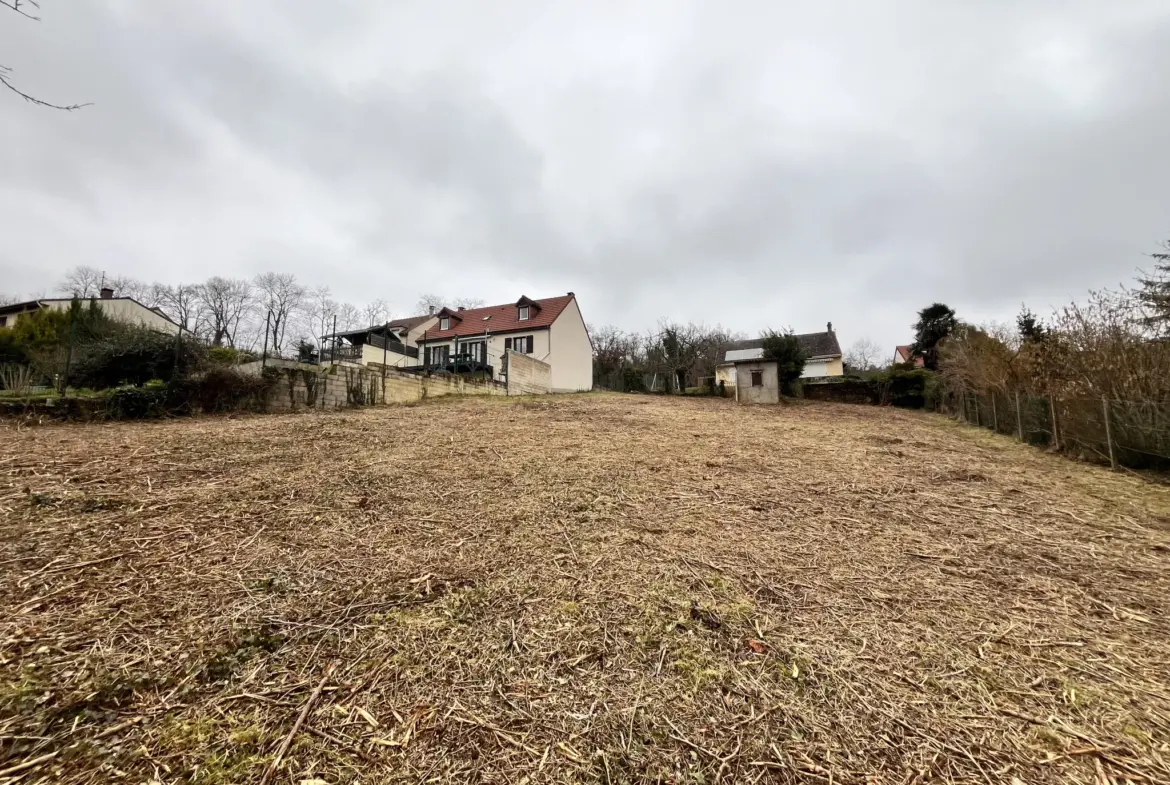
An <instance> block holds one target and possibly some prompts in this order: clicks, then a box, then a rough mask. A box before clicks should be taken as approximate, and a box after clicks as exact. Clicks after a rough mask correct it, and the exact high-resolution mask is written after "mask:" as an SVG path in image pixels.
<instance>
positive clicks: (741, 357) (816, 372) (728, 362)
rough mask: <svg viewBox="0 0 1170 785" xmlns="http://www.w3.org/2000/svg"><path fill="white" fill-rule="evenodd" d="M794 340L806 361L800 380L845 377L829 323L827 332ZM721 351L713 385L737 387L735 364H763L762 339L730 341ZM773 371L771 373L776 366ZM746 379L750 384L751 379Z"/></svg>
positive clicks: (831, 324) (834, 336) (802, 336)
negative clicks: (720, 358) (720, 360)
mask: <svg viewBox="0 0 1170 785" xmlns="http://www.w3.org/2000/svg"><path fill="white" fill-rule="evenodd" d="M796 338H797V340H799V341H800V346H801V348H802V349H804V353H805V356H806V357H807V358H808V359H807V360H806V361H805V363H804V373H802V374H801V375H800V378H802V379H814V378H820V377H824V376H844V375H845V366H844V363H843V361H842V357H841V345H840V344H839V343H837V333H835V332H834V331H833V323H832V322H829V324H828V329H827V330H826V331H825V332H823V333H804V334H802V335H798V336H796ZM723 351H724V356H723V362H722V363H720V364H719V365H718V366H716V368H715V383H716V384H718V383H719V382H723V384H724V385H726V386H728V387H731V386H736V387H738V386H739V381H740V380H739V379H738V378H737V374H738V372H737V368H736V364H737V363H742V362H750V361H756V360H762V359H763V358H764V339H763V338H752V339H750V340H747V341H732V342H731V343H729V344H727V345H726V346H724V347H723ZM772 368H773V370H774V369H775V365H773V366H772ZM756 370H760V369H756ZM748 378H749V381H750V377H748ZM777 395H779V392H777Z"/></svg>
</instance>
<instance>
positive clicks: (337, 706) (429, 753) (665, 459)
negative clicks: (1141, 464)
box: [0, 395, 1170, 785]
mask: <svg viewBox="0 0 1170 785" xmlns="http://www.w3.org/2000/svg"><path fill="white" fill-rule="evenodd" d="M0 428H4V430H2V431H0V444H2V446H0V477H2V478H3V480H2V481H3V486H2V489H0V589H2V591H3V599H2V600H0V602H2V603H3V604H2V606H0V781H2V780H3V778H4V777H5V776H12V777H14V778H16V779H20V780H21V781H22V782H65V783H74V782H77V783H80V782H115V781H123V782H133V783H143V782H160V783H170V782H186V781H192V782H224V783H226V782H233V783H234V782H259V781H261V780H262V778H264V777H265V774H266V771H267V770H268V768H269V767H270V766H271V764H272V763H273V761H274V759H275V758H276V757H277V756H281V757H282V760H281V765H280V766H279V767H278V768H277V769H276V770H275V771H273V772H272V774H271V780H270V781H271V782H282V783H287V782H303V781H310V782H319V781H323V782H326V783H341V782H358V781H360V782H420V783H421V782H452V783H454V782H484V783H487V782H493V783H495V782H499V783H520V782H602V783H619V782H652V781H657V782H678V783H682V782H693V783H699V782H704V783H712V782H716V781H726V782H757V781H760V782H830V781H831V782H834V783H867V785H872V784H873V783H888V784H892V783H911V782H913V783H921V782H985V783H1008V782H1015V781H1017V780H1018V781H1019V782H1023V783H1038V782H1053V783H1055V782H1086V783H1089V782H1092V783H1107V782H1118V783H1122V782H1126V781H1133V782H1137V783H1146V782H1166V781H1170V747H1168V744H1170V687H1168V680H1170V617H1168V614H1167V611H1168V610H1170V573H1168V571H1167V567H1168V566H1170V492H1168V491H1167V489H1166V488H1164V487H1159V486H1156V485H1152V484H1150V483H1147V482H1145V481H1143V480H1140V479H1138V478H1135V477H1132V476H1127V475H1114V474H1110V473H1109V472H1107V471H1104V470H1102V469H1099V468H1095V467H1087V466H1081V465H1077V464H1074V463H1071V462H1069V461H1066V460H1064V459H1061V458H1058V457H1053V456H1048V455H1044V454H1042V453H1041V452H1039V451H1037V450H1034V449H1031V448H1027V447H1023V446H1018V445H1016V444H1014V443H1013V442H1011V441H1010V440H1009V439H1006V438H1002V437H993V436H991V435H989V434H985V433H981V432H979V431H976V430H974V429H969V428H964V427H961V426H958V425H955V424H953V423H951V422H949V421H947V420H945V419H942V418H935V417H931V416H927V415H914V414H908V413H901V412H895V411H889V410H880V409H874V408H862V407H846V406H832V405H808V406H796V407H769V408H761V409H746V408H737V407H736V406H735V405H734V404H732V403H730V402H726V401H718V400H686V401H683V400H668V399H662V398H648V397H634V396H617V395H612V396H581V397H565V398H559V397H558V398H552V397H550V398H542V399H533V400H521V401H518V400H505V399H480V400H447V401H440V402H436V403H433V404H428V405H421V406H414V407H397V408H388V409H377V410H365V411H360V412H350V413H344V414H327V415H321V414H307V415H290V416H272V417H248V418H240V419H206V420H189V421H181V422H171V423H157V424H115V425H93V426H73V427H67V426H51V427H43V428H33V429H23V430H17V429H16V428H15V427H10V426H0ZM318 688H319V691H318ZM302 716H303V722H301V724H300V725H299V726H297V722H298V718H299V717H302ZM294 729H295V731H296V732H295V733H292V731H294ZM286 740H287V742H288V744H287V750H286V751H283V753H282V752H281V751H282V745H283V743H284V742H285V741H286ZM1013 778H1016V779H1013Z"/></svg>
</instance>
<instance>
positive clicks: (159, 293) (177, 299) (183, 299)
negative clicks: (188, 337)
mask: <svg viewBox="0 0 1170 785" xmlns="http://www.w3.org/2000/svg"><path fill="white" fill-rule="evenodd" d="M151 289H152V299H153V300H154V301H155V302H156V303H157V304H158V307H159V308H161V309H162V311H163V313H165V314H166V315H167V316H169V317H171V318H172V319H174V320H175V321H176V322H178V323H179V324H181V325H183V327H185V328H186V329H188V330H190V331H191V332H193V333H195V334H197V335H198V334H199V333H200V332H201V330H200V328H201V327H202V326H203V320H202V318H201V317H202V315H203V314H202V313H201V312H200V308H201V303H200V300H199V287H198V286H197V285H195V284H189V283H181V284H178V285H177V286H170V285H168V284H161V283H156V284H154V285H153V286H152V287H151Z"/></svg>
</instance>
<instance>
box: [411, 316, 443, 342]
mask: <svg viewBox="0 0 1170 785" xmlns="http://www.w3.org/2000/svg"><path fill="white" fill-rule="evenodd" d="M438 323H439V318H438V317H437V316H432V317H431V318H430V319H427V320H426V321H425V322H422V323H421V324H419V325H418V326H417V327H414V328H412V329H410V330H407V331H406V335H404V336H403V343H405V344H406V345H407V346H418V342H419V341H420V340H422V337H423V333H424V332H426V331H427V330H433V329H435V325H437V324H438Z"/></svg>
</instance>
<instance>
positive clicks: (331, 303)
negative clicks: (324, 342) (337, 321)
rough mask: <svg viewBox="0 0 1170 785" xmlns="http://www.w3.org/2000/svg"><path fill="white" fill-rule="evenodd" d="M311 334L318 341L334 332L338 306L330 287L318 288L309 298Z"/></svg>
mask: <svg viewBox="0 0 1170 785" xmlns="http://www.w3.org/2000/svg"><path fill="white" fill-rule="evenodd" d="M307 303H308V311H309V321H310V328H311V332H312V333H313V334H314V338H315V339H316V340H318V341H320V340H321V338H322V337H323V336H325V335H328V334H329V333H330V332H332V330H333V315H334V314H335V313H337V309H338V307H339V306H338V304H337V301H336V300H334V299H333V292H332V291H330V289H329V287H328V286H316V287H314V288H312V289H310V290H309V294H308V297H307Z"/></svg>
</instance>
